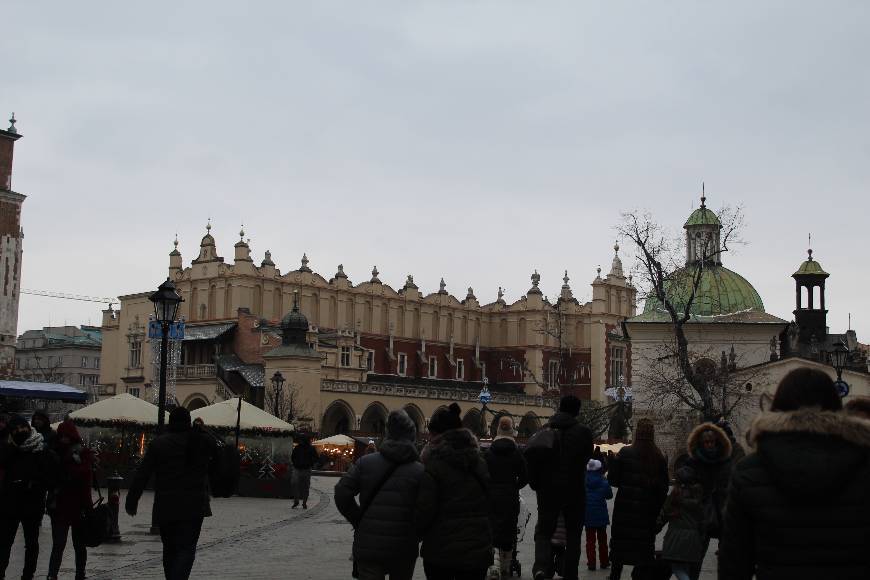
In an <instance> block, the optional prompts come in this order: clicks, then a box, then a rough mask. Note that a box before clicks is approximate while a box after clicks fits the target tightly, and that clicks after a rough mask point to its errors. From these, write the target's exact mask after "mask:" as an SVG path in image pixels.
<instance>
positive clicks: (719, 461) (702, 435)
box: [677, 423, 734, 580]
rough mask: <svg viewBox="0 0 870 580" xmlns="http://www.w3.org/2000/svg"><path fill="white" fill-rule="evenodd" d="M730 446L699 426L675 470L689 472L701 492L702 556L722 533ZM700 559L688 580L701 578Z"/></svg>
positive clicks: (720, 434) (718, 432)
mask: <svg viewBox="0 0 870 580" xmlns="http://www.w3.org/2000/svg"><path fill="white" fill-rule="evenodd" d="M732 451H733V445H732V443H731V439H730V438H729V437H728V434H727V433H726V432H725V431H724V430H723V429H721V428H720V427H719V426H717V425H714V424H713V423H701V424H700V425H698V426H697V427H695V428H694V429H693V430H692V432H691V433H690V434H689V438H688V441H687V442H686V452H687V453H686V455H684V456H683V457H682V458H680V459H678V460H677V466H678V467H677V468H679V466H683V465H687V466H689V467H691V468H692V470H693V471H694V473H695V476H696V477H697V478H698V483H700V484H701V487H702V488H703V489H704V501H703V505H704V522H703V523H704V553H705V554H706V553H707V548H708V546H709V544H710V538H718V537H719V536H720V534H721V529H722V518H723V516H722V511H723V510H724V509H725V498H726V497H727V494H728V484H729V482H730V481H731V472H732V469H733V465H734V464H733V462H732V461H731V456H732ZM703 560H704V558H703V557H702V558H701V559H700V560H699V561H698V562H697V563H696V564H695V565H694V566H693V568H692V571H691V579H692V580H698V578H699V577H700V576H701V564H702V562H703Z"/></svg>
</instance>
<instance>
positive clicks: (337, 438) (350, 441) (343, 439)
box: [312, 435, 356, 447]
mask: <svg viewBox="0 0 870 580" xmlns="http://www.w3.org/2000/svg"><path fill="white" fill-rule="evenodd" d="M355 444H356V440H355V439H354V438H353V437H348V436H347V435H333V436H332V437H327V438H326V439H318V440H317V441H315V442H314V443H312V445H319V446H323V445H332V446H333V447H351V446H353V445H355Z"/></svg>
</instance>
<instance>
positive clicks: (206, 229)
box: [205, 218, 211, 233]
mask: <svg viewBox="0 0 870 580" xmlns="http://www.w3.org/2000/svg"><path fill="white" fill-rule="evenodd" d="M205 231H206V232H208V233H211V218H208V222H207V223H206V224H205Z"/></svg>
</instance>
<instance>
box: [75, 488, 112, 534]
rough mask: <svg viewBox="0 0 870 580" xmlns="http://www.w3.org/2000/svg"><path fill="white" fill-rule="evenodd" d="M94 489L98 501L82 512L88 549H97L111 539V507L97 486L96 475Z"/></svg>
mask: <svg viewBox="0 0 870 580" xmlns="http://www.w3.org/2000/svg"><path fill="white" fill-rule="evenodd" d="M93 482H94V484H93V485H94V489H96V490H97V496H98V499H97V501H95V502H94V504H93V505H92V506H90V507H89V508H85V509H84V510H83V511H82V527H83V528H84V539H85V545H86V546H87V547H88V548H96V547H97V546H99V545H100V544H102V543H103V542H104V541H105V540H106V538H108V537H109V529H110V525H111V521H112V520H111V514H110V513H109V506H108V505H106V503H105V500H104V498H103V492H102V491H101V490H100V486H99V485H97V477H96V473H94V476H93Z"/></svg>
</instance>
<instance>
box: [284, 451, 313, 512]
mask: <svg viewBox="0 0 870 580" xmlns="http://www.w3.org/2000/svg"><path fill="white" fill-rule="evenodd" d="M317 459H318V456H317V450H316V449H315V448H314V445H312V444H311V438H310V437H309V436H308V435H304V434H303V435H301V436H300V437H299V443H298V444H297V445H296V447H294V448H293V452H292V453H291V454H290V463H292V464H293V507H292V509H296V508H297V507H299V500H302V509H304V510H307V509H308V495H309V494H310V493H311V470H312V469H314V466H315V465H316V464H317Z"/></svg>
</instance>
